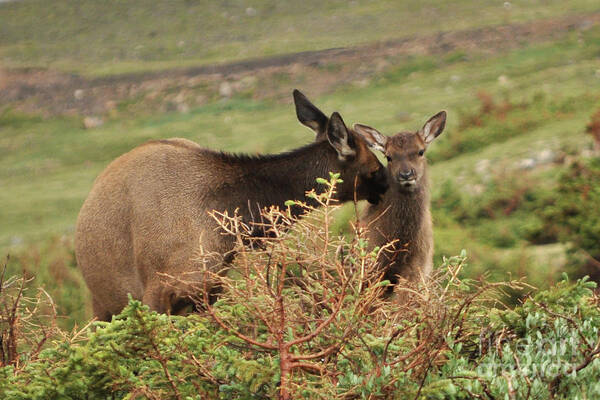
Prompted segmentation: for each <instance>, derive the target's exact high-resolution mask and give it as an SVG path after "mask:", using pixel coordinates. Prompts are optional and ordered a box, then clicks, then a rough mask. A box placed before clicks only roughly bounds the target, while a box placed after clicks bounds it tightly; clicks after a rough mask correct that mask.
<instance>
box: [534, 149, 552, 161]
mask: <svg viewBox="0 0 600 400" xmlns="http://www.w3.org/2000/svg"><path fill="white" fill-rule="evenodd" d="M536 159H537V161H538V162H539V163H540V164H548V163H551V162H554V160H555V159H556V154H555V153H554V152H553V151H552V150H550V149H545V150H542V151H540V152H539V153H538V154H537V155H536Z"/></svg>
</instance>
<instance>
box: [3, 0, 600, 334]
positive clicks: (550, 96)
mask: <svg viewBox="0 0 600 400" xmlns="http://www.w3.org/2000/svg"><path fill="white" fill-rule="evenodd" d="M41 4H42V3H40V2H37V1H25V2H18V3H9V4H2V5H0V18H1V19H2V21H0V22H1V23H0V58H1V60H2V63H3V65H8V66H40V65H41V66H52V67H56V68H61V69H66V70H73V71H79V72H84V73H86V74H110V73H115V72H125V71H139V70H147V69H155V68H163V67H165V66H174V65H177V66H182V65H188V64H190V65H191V64H198V63H209V62H215V61H231V60H238V59H240V58H247V57H258V56H264V55H269V54H278V53H282V52H289V51H291V50H293V51H300V50H311V49H319V48H325V47H332V46H342V45H344V46H345V45H351V44H358V43H362V42H368V41H374V40H385V39H389V38H396V37H398V36H401V35H406V34H422V33H428V32H435V31H439V30H452V29H459V28H460V29H463V28H468V27H474V26H484V25H489V24H495V23H503V22H514V21H524V20H532V19H539V18H545V17H550V16H556V15H560V14H562V13H565V12H585V11H586V10H592V9H593V8H594V7H596V4H595V2H591V1H575V2H569V5H568V8H565V7H567V6H565V5H564V4H563V3H562V2H558V1H556V2H554V1H552V2H545V3H543V4H541V3H537V2H512V3H511V6H510V8H504V6H503V5H502V3H485V4H479V3H477V2H474V1H466V0H465V1H461V2H453V3H452V6H450V5H449V4H446V3H445V2H440V1H437V0H432V1H428V2H426V3H425V4H424V5H423V4H422V3H419V4H417V3H413V2H408V3H406V4H405V5H404V6H403V7H392V8H390V7H389V4H388V3H387V2H381V1H371V2H351V3H347V2H329V1H326V2H319V3H314V2H311V1H309V2H302V3H299V4H296V5H294V6H292V5H291V3H290V4H287V3H285V4H284V3H275V2H273V3H271V2H247V3H246V2H244V3H242V2H228V3H219V4H220V5H219V6H217V5H216V3H214V4H213V3H212V2H185V5H186V6H187V7H186V8H185V12H184V11H183V5H184V2H168V3H167V2H153V3H152V4H150V3H148V4H146V3H142V2H115V3H114V4H113V6H114V7H106V5H101V3H97V2H93V1H81V2H76V3H75V2H67V1H56V2H53V3H52V6H51V7H50V10H49V11H48V12H45V11H44V12H43V13H42V11H41V10H42V9H43V8H42V5H41ZM102 4H104V3H102ZM140 4H143V5H147V6H146V7H141V6H140ZM223 4H226V5H223ZM98 7H106V9H104V8H102V9H100V8H98ZM247 8H252V9H254V10H255V11H256V15H250V14H253V13H254V11H248V13H246V9H247ZM324 9H326V10H327V11H326V12H324V11H323V10H324ZM99 10H102V11H103V12H99ZM334 15H335V16H336V19H334V18H333V16H334ZM91 16H96V17H97V18H91ZM234 16H237V20H236V19H235V18H234V19H233V20H232V19H231V18H232V17H234ZM455 16H460V17H461V18H456V17H455ZM357 17H360V18H359V19H356V18H357ZM125 18H127V21H135V23H133V22H131V23H124V22H123V21H124V19H125ZM350 19H352V21H353V23H352V24H351V23H349V22H348V21H349V20H350ZM159 20H160V23H158V22H157V21H159ZM398 21H401V23H400V22H398ZM425 21H426V23H425ZM334 22H335V23H334ZM47 27H51V28H47ZM53 27H56V28H53ZM58 27H61V29H59V28H58ZM42 28H43V29H42ZM196 33H197V34H196ZM209 33H210V35H214V37H212V36H211V37H209ZM317 37H318V38H319V39H318V40H317V39H315V38H317ZM179 41H184V42H185V44H184V45H183V46H178V43H179ZM140 46H141V47H140ZM241 49H243V51H241ZM599 54H600V28H598V27H595V26H592V27H587V28H586V29H574V30H573V31H572V32H568V33H566V34H564V35H563V36H561V37H560V38H558V39H556V40H553V41H551V42H542V43H536V44H527V43H522V44H521V46H520V47H519V48H516V49H513V50H510V51H505V52H500V53H492V52H489V51H481V52H479V51H470V52H468V53H467V52H464V51H448V52H446V53H444V54H440V55H435V56H425V55H423V56H413V57H404V58H402V59H399V61H398V63H395V64H391V65H390V64H387V65H386V66H385V67H384V68H382V69H381V70H379V72H377V73H376V74H374V75H372V76H369V77H368V78H367V79H363V78H361V80H360V81H356V82H351V83H349V84H345V85H343V87H342V86H340V87H337V88H335V89H334V90H332V91H330V92H328V93H326V94H325V95H322V96H319V97H314V96H311V93H310V92H307V93H306V94H307V95H308V96H309V97H310V98H311V99H312V100H313V101H314V102H315V104H317V105H318V106H319V107H321V108H322V109H323V110H324V111H326V112H327V113H331V112H332V111H334V110H337V111H340V112H341V114H342V116H343V117H344V119H345V120H346V122H347V123H349V124H351V123H354V122H361V123H365V124H369V125H372V126H375V127H377V128H378V129H380V130H381V131H383V132H385V133H388V134H393V133H394V132H396V131H399V130H406V129H411V130H412V129H417V128H419V127H420V126H421V125H422V124H423V122H424V121H425V120H426V119H427V118H428V117H429V116H431V115H433V114H435V113H436V112H438V111H439V110H441V109H445V110H447V111H448V115H449V117H448V125H447V128H446V131H445V132H444V134H443V135H442V136H441V137H440V138H439V139H438V140H436V142H435V143H434V144H433V145H432V147H431V150H430V151H429V154H428V156H429V159H430V160H431V181H432V192H433V210H434V219H435V226H436V229H435V235H436V262H438V263H439V262H440V261H441V259H442V257H443V256H444V255H455V254H458V253H460V251H461V249H463V248H466V249H467V250H468V254H469V260H470V264H471V266H469V267H467V268H465V269H464V273H465V274H466V275H469V276H479V275H481V274H489V275H492V277H493V278H494V279H500V278H506V276H507V274H512V275H513V276H527V277H528V279H529V280H530V282H532V283H534V284H536V285H540V286H546V285H548V283H550V282H552V281H553V280H554V279H556V277H557V276H558V274H559V272H560V271H562V270H563V269H564V265H565V254H566V253H565V249H564V246H563V245H562V244H560V243H558V242H557V239H556V237H553V238H552V240H545V241H544V240H541V239H540V237H542V236H543V235H544V232H542V231H543V228H542V226H543V224H542V222H541V221H540V219H539V218H538V214H539V212H538V211H539V204H540V203H538V200H539V199H542V198H544V199H545V198H546V197H547V196H548V194H552V191H553V190H554V188H555V186H556V184H557V179H558V178H557V177H558V176H559V174H560V173H561V172H562V171H563V170H564V168H565V166H564V162H563V161H564V160H565V159H567V158H568V157H573V156H578V155H579V154H580V153H582V152H584V153H585V151H587V150H588V149H589V148H590V146H591V138H590V137H588V136H586V135H585V134H584V130H585V125H586V123H587V122H588V121H589V118H590V115H591V114H592V113H593V112H594V111H596V110H597V109H598V108H599V107H600V94H599V93H600V91H599V89H600V72H599V70H598V68H599V67H598V66H599V64H598V62H599ZM332 68H333V67H332ZM356 68H357V69H359V68H360V65H357V66H356ZM274 79H279V80H278V81H277V82H279V83H278V85H279V86H281V87H285V88H286V90H288V92H289V93H290V100H291V91H292V89H293V88H294V87H298V88H299V89H302V88H303V81H302V79H310V76H309V77H306V76H303V77H301V79H299V80H294V79H292V78H289V77H287V76H284V77H278V76H274ZM304 82H305V81H304ZM250 90H258V89H257V88H254V89H250ZM252 98H253V96H252V93H244V94H243V95H233V96H232V97H231V98H227V99H218V98H215V99H211V100H209V101H208V102H206V104H205V105H204V106H202V107H198V108H191V109H189V110H186V111H185V112H166V113H156V112H153V110H151V111H143V107H137V108H135V107H129V106H131V105H132V103H131V102H132V100H128V102H129V103H123V104H119V105H118V107H117V109H116V111H115V112H113V113H111V114H108V115H106V116H105V123H104V125H102V126H100V127H98V128H94V129H85V128H84V127H83V124H82V118H81V117H80V116H72V117H56V116H45V117H42V116H39V115H30V114H23V113H20V112H17V111H15V110H14V109H13V108H11V107H5V108H3V109H0V188H1V190H0V221H2V223H1V224H0V254H2V255H4V254H7V253H10V254H11V255H12V256H13V257H12V259H11V260H10V261H9V263H8V265H9V271H10V272H11V273H13V272H21V273H24V274H25V275H26V276H29V277H34V276H35V277H36V281H35V284H43V285H45V287H46V288H47V289H48V291H49V292H50V293H51V295H52V296H53V297H54V298H55V300H56V302H57V304H58V305H59V313H61V314H63V315H69V316H70V318H69V320H68V321H67V322H66V323H65V325H70V324H72V323H73V321H79V322H81V321H84V320H85V319H86V318H87V317H89V315H90V312H89V296H88V295H87V293H86V292H85V288H84V285H83V282H82V279H81V276H80V274H79V272H78V271H77V270H76V268H75V261H74V257H73V250H72V232H73V227H74V224H75V220H76V216H77V212H78V210H79V208H80V207H81V204H82V202H83V200H84V199H85V196H86V195H87V193H88V191H89V190H90V188H91V186H92V183H93V180H94V179H95V177H96V176H97V175H98V173H99V172H100V171H101V170H102V169H103V168H104V167H105V166H106V165H107V164H108V163H109V162H110V161H111V160H112V159H114V158H115V157H117V156H118V155H120V154H122V153H124V152H126V151H128V150H129V149H131V148H133V147H135V146H136V145H138V144H140V143H143V142H144V141H146V140H148V139H155V138H164V137H172V136H178V137H185V138H189V139H192V140H194V141H196V142H198V143H200V144H202V145H203V146H206V147H210V148H215V149H223V150H227V151H240V152H249V153H254V152H278V151H284V150H288V149H291V148H293V147H296V146H300V145H302V144H304V143H307V142H309V141H310V140H312V138H313V134H312V131H309V130H307V129H306V128H304V127H302V126H301V125H300V124H299V123H298V122H297V121H296V118H295V113H294V110H293V106H292V105H290V104H281V103H279V102H276V101H275V100H260V101H259V100H252ZM131 109H135V110H136V111H135V112H130V110H131ZM140 109H142V110H140ZM548 154H550V157H547V156H545V155H548ZM531 160H533V162H534V164H536V165H535V168H530V167H528V165H530V164H531V162H532V161H531ZM540 201H541V200H540ZM352 214H353V210H351V209H350V208H348V207H346V208H345V209H344V210H343V211H342V213H341V215H340V217H339V219H338V222H337V225H336V229H337V230H339V231H343V230H345V229H346V221H347V219H348V218H350V216H351V215H352Z"/></svg>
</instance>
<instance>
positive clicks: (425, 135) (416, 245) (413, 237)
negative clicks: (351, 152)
mask: <svg viewBox="0 0 600 400" xmlns="http://www.w3.org/2000/svg"><path fill="white" fill-rule="evenodd" d="M445 124H446V112H445V111H442V112H440V113H438V114H436V115H435V116H433V117H431V118H430V119H429V120H428V121H427V122H426V123H425V125H424V126H423V128H421V129H420V130H419V131H417V132H401V133H397V134H396V135H394V136H392V137H387V136H385V135H382V134H381V133H379V132H378V131H377V130H376V129H374V128H371V127H368V126H365V125H360V124H355V125H354V130H355V131H356V132H358V133H359V134H360V135H362V136H363V138H364V139H365V140H366V141H367V142H368V143H369V146H370V147H371V148H372V149H376V150H379V151H381V152H383V154H385V156H386V158H387V160H388V165H387V173H388V181H389V184H390V189H389V190H388V191H387V193H386V194H385V196H384V198H383V201H381V202H380V203H379V204H377V205H370V206H368V208H367V209H366V212H365V214H364V215H363V217H362V218H361V222H362V223H363V225H366V226H368V229H369V231H368V232H369V233H368V239H369V243H370V244H371V245H372V246H373V247H374V246H383V245H384V244H386V243H389V242H392V241H395V245H394V246H392V248H391V249H390V251H389V252H382V259H381V260H380V263H381V265H382V268H384V271H385V274H384V279H388V280H390V282H392V283H393V284H396V283H397V282H398V277H402V278H405V279H408V280H411V281H415V280H418V279H422V278H426V277H427V276H428V275H429V274H430V272H431V268H432V266H433V231H432V223H431V213H430V210H429V187H428V179H427V160H426V158H425V151H426V150H427V147H428V146H429V144H430V143H431V142H432V141H433V140H434V139H435V138H436V137H438V136H439V135H440V134H441V133H442V131H443V130H444V126H445Z"/></svg>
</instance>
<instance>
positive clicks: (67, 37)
mask: <svg viewBox="0 0 600 400" xmlns="http://www.w3.org/2000/svg"><path fill="white" fill-rule="evenodd" d="M510 5H511V6H510V8H506V7H505V6H504V2H501V1H498V2H480V1H477V0H458V1H452V2H446V1H441V0H426V1H413V0H410V1H403V2H392V1H385V0H370V1H352V2H347V1H341V0H327V1H316V0H307V1H301V2H281V1H274V0H249V1H240V0H233V1H228V2H214V1H206V0H160V1H150V0H130V1H118V0H110V1H102V2H98V1H95V0H55V1H52V2H50V3H49V2H47V1H44V0H28V1H23V2H14V3H6V4H1V5H0V61H1V62H2V64H3V65H5V66H20V67H23V66H25V67H30V66H37V67H51V68H58V69H62V70H66V71H76V72H80V73H84V74H88V75H110V74H115V73H126V72H137V71H146V70H157V69H164V68H171V67H184V66H191V65H201V64H207V63H215V62H227V61H234V60H241V59H248V58H260V57H264V56H269V55H275V54H283V53H290V52H292V51H293V52H297V51H306V50H319V49H324V48H331V47H340V46H352V45H357V44H362V43H369V42H373V41H382V40H388V39H394V38H400V37H405V36H411V35H421V34H429V33H435V32H438V31H440V30H443V31H451V30H457V29H468V28H476V27H483V26H490V25H497V24H503V23H513V22H523V21H531V20H536V19H541V18H548V17H555V16H560V15H565V14H572V13H589V12H592V11H597V10H598V9H599V7H598V3H597V2H596V1H594V0H574V1H569V2H568V3H565V2H564V1H559V0H551V1H544V2H539V1H526V0H518V1H511V2H510ZM253 10H254V11H253ZM254 13H255V14H256V15H251V14H254Z"/></svg>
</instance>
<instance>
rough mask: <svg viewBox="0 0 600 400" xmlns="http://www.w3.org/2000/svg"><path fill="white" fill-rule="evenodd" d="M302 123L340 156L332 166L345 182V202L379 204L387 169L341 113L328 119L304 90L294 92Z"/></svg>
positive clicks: (341, 194) (341, 189) (341, 190)
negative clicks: (347, 123)
mask: <svg viewBox="0 0 600 400" xmlns="http://www.w3.org/2000/svg"><path fill="white" fill-rule="evenodd" d="M294 103H295V105H296V115H297V116H298V120H299V121H300V122H301V123H302V124H303V125H305V126H307V127H309V128H311V129H312V130H314V131H315V133H316V134H317V135H316V137H315V141H316V142H325V141H326V142H328V144H329V146H330V147H331V148H332V149H333V150H335V153H336V155H337V157H335V158H336V159H335V160H334V161H333V162H332V164H331V165H330V166H329V167H330V169H331V170H330V171H331V172H340V174H341V178H342V180H343V181H344V182H343V183H342V184H341V185H340V186H338V188H337V190H338V198H340V199H342V200H352V199H353V198H355V195H356V198H357V199H367V201H369V203H371V204H377V203H378V202H379V200H380V199H381V196H382V195H383V194H384V193H385V191H386V190H387V188H388V183H387V177H386V173H385V167H384V166H383V165H382V164H381V163H380V162H379V160H378V159H377V157H376V156H375V154H373V152H372V151H371V150H369V145H368V143H367V142H366V141H365V140H364V139H363V138H362V136H361V135H359V134H357V133H356V132H354V131H353V130H351V129H348V127H346V124H345V123H344V120H343V119H342V116H341V115H340V114H339V113H338V112H334V113H333V114H331V117H330V118H327V116H325V114H323V112H322V111H321V110H319V109H318V108H317V107H316V106H314V105H313V104H312V103H311V102H310V101H309V100H308V99H307V98H306V96H304V95H303V94H302V93H301V92H300V91H298V90H294Z"/></svg>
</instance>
